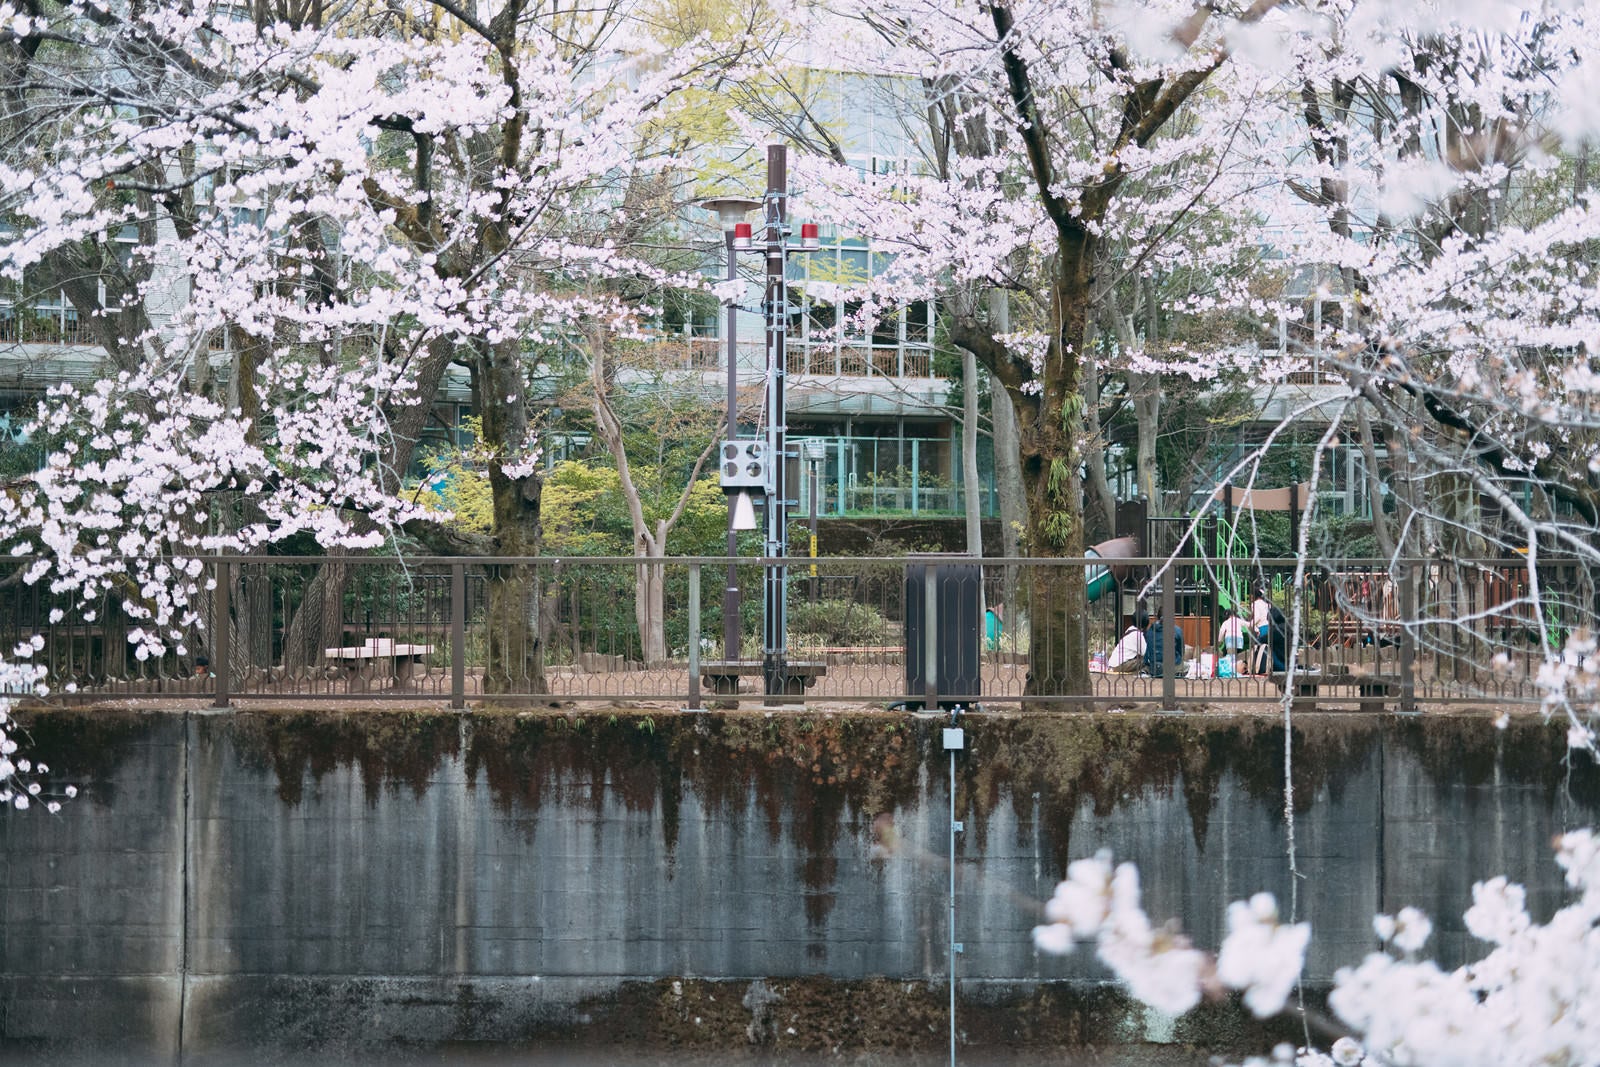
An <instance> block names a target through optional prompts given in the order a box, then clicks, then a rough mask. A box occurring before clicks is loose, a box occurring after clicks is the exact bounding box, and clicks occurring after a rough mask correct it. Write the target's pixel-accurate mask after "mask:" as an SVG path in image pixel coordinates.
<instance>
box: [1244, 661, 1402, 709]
mask: <svg viewBox="0 0 1600 1067" xmlns="http://www.w3.org/2000/svg"><path fill="white" fill-rule="evenodd" d="M1271 677H1272V681H1273V682H1274V684H1276V685H1277V687H1278V688H1279V689H1283V688H1285V687H1286V686H1287V685H1288V681H1289V677H1288V675H1287V674H1286V673H1285V672H1283V671H1274V672H1273V673H1272V675H1271ZM1334 688H1344V689H1355V690H1356V691H1357V693H1358V694H1359V696H1360V697H1361V710H1362V711H1365V712H1381V711H1383V708H1384V702H1385V701H1386V700H1388V699H1389V698H1391V697H1398V696H1399V695H1400V679H1399V678H1396V677H1394V676H1392V675H1387V674H1367V673H1360V672H1356V671H1352V670H1350V669H1348V668H1345V667H1323V668H1320V669H1314V670H1310V671H1307V670H1300V671H1296V672H1295V676H1294V703H1293V705H1292V708H1293V710H1295V711H1311V710H1315V708H1316V706H1317V695H1318V693H1319V692H1321V691H1322V690H1325V689H1334Z"/></svg>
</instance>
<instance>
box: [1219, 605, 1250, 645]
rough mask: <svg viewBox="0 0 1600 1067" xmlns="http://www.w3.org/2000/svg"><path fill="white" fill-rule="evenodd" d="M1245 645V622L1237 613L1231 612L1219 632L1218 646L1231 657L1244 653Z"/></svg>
mask: <svg viewBox="0 0 1600 1067" xmlns="http://www.w3.org/2000/svg"><path fill="white" fill-rule="evenodd" d="M1245 643H1246V642H1245V632H1244V620H1243V619H1241V618H1240V617H1239V613H1238V612H1237V611H1231V612H1229V613H1228V617H1227V618H1226V619H1224V620H1223V621H1222V626H1221V627H1220V628H1218V630H1217V644H1218V645H1219V646H1220V647H1221V649H1222V651H1223V652H1225V653H1228V654H1230V655H1231V654H1233V653H1235V652H1242V651H1244V646H1245Z"/></svg>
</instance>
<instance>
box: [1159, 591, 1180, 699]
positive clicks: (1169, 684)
mask: <svg viewBox="0 0 1600 1067" xmlns="http://www.w3.org/2000/svg"><path fill="white" fill-rule="evenodd" d="M1177 579H1178V576H1177V574H1176V569H1175V568H1174V570H1169V571H1168V572H1167V577H1166V580H1165V581H1163V582H1162V583H1161V644H1162V646H1163V647H1162V648H1161V649H1160V652H1161V710H1162V711H1177V710H1178V663H1177V659H1178V655H1177V652H1178V641H1177V636H1176V635H1177V633H1178V617H1177V616H1178V592H1177V584H1178V580H1177Z"/></svg>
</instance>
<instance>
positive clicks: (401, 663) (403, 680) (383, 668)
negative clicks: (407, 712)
mask: <svg viewBox="0 0 1600 1067" xmlns="http://www.w3.org/2000/svg"><path fill="white" fill-rule="evenodd" d="M432 651H433V646H432V645H412V644H402V643H399V642H396V641H392V640H390V639H389V638H387V637H369V638H367V639H366V640H365V641H363V642H362V643H361V644H359V645H348V646H345V647H342V648H325V649H323V650H322V654H323V655H324V656H326V657H327V658H328V659H331V660H333V661H334V662H335V664H336V666H338V668H339V669H340V670H341V671H342V672H343V673H344V676H345V678H346V679H349V680H355V679H361V680H364V681H369V682H370V681H374V680H376V679H380V678H387V679H390V680H392V682H393V683H394V687H395V688H396V689H406V688H409V687H410V685H411V680H412V678H413V677H414V676H415V674H416V671H417V668H418V667H420V666H422V665H423V661H424V659H425V657H426V656H427V655H428V653H430V652H432Z"/></svg>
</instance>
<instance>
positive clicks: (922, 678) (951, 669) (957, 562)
mask: <svg viewBox="0 0 1600 1067" xmlns="http://www.w3.org/2000/svg"><path fill="white" fill-rule="evenodd" d="M930 572H931V573H932V575H933V583H934V608H933V620H932V624H933V630H934V649H933V661H932V662H931V663H930V662H928V624H929V621H928V617H927V616H928V608H927V595H928V594H927V579H928V575H929V573H930ZM905 605H906V692H907V693H908V694H910V695H911V697H912V700H911V702H910V703H911V706H912V707H916V708H921V707H926V706H927V705H928V703H929V701H928V699H927V694H928V693H929V692H932V693H933V694H934V697H935V699H936V700H937V702H938V705H939V707H940V708H942V709H944V710H949V709H950V708H952V707H954V706H955V705H957V704H960V705H961V706H962V707H964V708H966V709H968V710H971V708H972V705H973V704H974V703H975V702H976V701H977V699H978V697H979V696H980V695H981V694H982V691H983V680H982V671H981V667H982V663H981V660H980V658H979V650H980V649H981V647H982V645H981V642H982V638H983V568H982V567H981V566H980V565H979V564H977V563H975V562H973V561H972V557H971V556H966V555H957V554H951V555H947V556H939V555H926V556H913V557H912V558H911V559H910V560H908V561H907V563H906V600H905Z"/></svg>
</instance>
